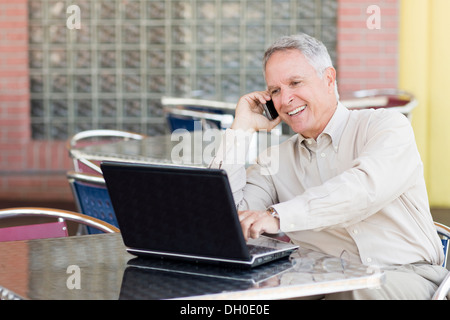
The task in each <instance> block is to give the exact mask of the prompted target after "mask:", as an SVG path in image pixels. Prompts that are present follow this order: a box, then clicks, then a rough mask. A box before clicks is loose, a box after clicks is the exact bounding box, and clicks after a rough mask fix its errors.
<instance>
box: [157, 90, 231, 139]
mask: <svg viewBox="0 0 450 320" xmlns="http://www.w3.org/2000/svg"><path fill="white" fill-rule="evenodd" d="M161 104H162V106H163V112H164V114H165V116H166V119H167V122H168V125H169V128H170V130H171V132H173V131H175V130H176V129H185V130H187V131H194V130H207V129H219V130H221V129H227V128H229V127H230V126H231V124H232V123H233V120H234V115H233V114H234V109H235V107H236V106H235V104H232V103H227V102H220V101H210V100H202V99H189V98H172V97H162V98H161ZM196 123H198V124H199V125H196Z"/></svg>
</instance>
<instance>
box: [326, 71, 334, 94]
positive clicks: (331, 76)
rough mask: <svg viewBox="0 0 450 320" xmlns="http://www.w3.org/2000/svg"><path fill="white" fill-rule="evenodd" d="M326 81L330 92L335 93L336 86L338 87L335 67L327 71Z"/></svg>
mask: <svg viewBox="0 0 450 320" xmlns="http://www.w3.org/2000/svg"><path fill="white" fill-rule="evenodd" d="M324 76H325V81H326V84H327V87H328V92H329V93H332V92H334V86H335V85H336V69H335V68H333V67H328V68H327V69H326V70H325V74H324Z"/></svg>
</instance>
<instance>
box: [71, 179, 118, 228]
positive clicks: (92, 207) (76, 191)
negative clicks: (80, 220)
mask: <svg viewBox="0 0 450 320" xmlns="http://www.w3.org/2000/svg"><path fill="white" fill-rule="evenodd" d="M67 178H68V181H69V184H70V186H71V189H72V193H73V196H74V199H75V203H76V206H77V209H78V211H79V212H80V213H82V214H85V215H87V216H90V217H93V218H96V219H99V220H102V221H105V222H107V223H109V224H111V225H113V226H115V227H118V223H117V219H116V215H115V213H114V209H113V207H112V205H111V200H110V197H109V193H108V190H107V188H106V185H105V180H104V178H103V177H102V176H99V175H92V174H87V173H80V172H74V171H69V172H68V173H67ZM87 232H88V233H89V234H96V233H99V231H98V230H96V229H95V228H91V227H87Z"/></svg>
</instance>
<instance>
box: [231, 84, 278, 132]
mask: <svg viewBox="0 0 450 320" xmlns="http://www.w3.org/2000/svg"><path fill="white" fill-rule="evenodd" d="M270 99H271V97H270V94H269V93H268V92H267V91H256V92H252V93H249V94H246V95H244V96H242V97H241V98H240V99H239V102H238V104H237V106H236V112H235V117H234V121H233V124H232V125H231V129H241V130H245V131H253V132H255V131H260V130H267V131H271V130H272V129H273V128H275V127H276V126H277V125H278V124H279V123H280V122H281V119H280V117H278V118H276V119H274V120H269V119H268V118H266V117H265V116H264V115H263V111H264V108H263V104H265V103H266V102H267V101H269V100H270Z"/></svg>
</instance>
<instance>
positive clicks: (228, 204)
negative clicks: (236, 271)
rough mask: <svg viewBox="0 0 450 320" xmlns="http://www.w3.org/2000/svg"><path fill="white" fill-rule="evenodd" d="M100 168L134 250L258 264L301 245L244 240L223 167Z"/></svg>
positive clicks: (131, 165)
mask: <svg viewBox="0 0 450 320" xmlns="http://www.w3.org/2000/svg"><path fill="white" fill-rule="evenodd" d="M101 169H102V171H103V176H104V178H105V182H106V187H107V189H108V193H109V195H110V198H111V203H112V206H113V209H114V211H115V214H116V217H117V222H118V225H119V229H120V231H121V234H122V238H123V241H124V244H125V246H126V247H127V251H128V252H129V253H131V254H133V255H136V256H149V257H159V258H171V259H180V260H190V261H196V262H206V263H220V264H228V265H235V266H242V267H255V266H258V265H261V264H263V263H267V262H269V261H273V260H276V259H280V258H283V257H288V256H289V255H290V254H291V253H292V252H294V251H295V250H296V249H297V248H298V246H295V245H292V244H290V243H286V242H283V241H278V240H276V239H272V238H270V237H265V236H261V237H260V238H259V239H251V240H249V241H248V243H246V242H245V239H244V236H243V234H242V230H241V226H240V223H239V219H238V214H237V210H236V207H235V204H234V201H233V195H232V192H231V188H230V185H229V182H228V177H227V174H226V172H225V171H224V170H221V169H206V168H195V167H178V166H173V165H151V164H136V163H119V162H103V163H102V164H101Z"/></svg>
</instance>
